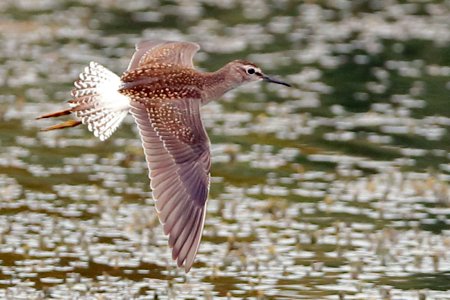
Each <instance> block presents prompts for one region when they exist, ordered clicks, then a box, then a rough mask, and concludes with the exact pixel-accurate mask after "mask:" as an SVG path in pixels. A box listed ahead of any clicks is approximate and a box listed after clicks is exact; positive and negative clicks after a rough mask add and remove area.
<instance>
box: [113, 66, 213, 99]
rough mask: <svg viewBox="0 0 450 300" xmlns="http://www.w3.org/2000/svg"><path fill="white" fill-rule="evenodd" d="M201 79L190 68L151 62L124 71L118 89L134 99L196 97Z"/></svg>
mask: <svg viewBox="0 0 450 300" xmlns="http://www.w3.org/2000/svg"><path fill="white" fill-rule="evenodd" d="M204 79H205V75H204V74H203V73H201V72H198V71H196V70H194V69H191V68H186V67H183V66H180V65H172V64H166V63H155V64H152V65H147V66H145V67H141V68H137V69H134V70H131V71H128V72H125V73H124V74H123V75H122V77H121V81H122V85H121V88H120V89H119V92H120V93H122V94H124V95H127V96H129V97H130V98H131V99H132V100H136V101H167V100H173V99H186V98H191V99H200V98H201V92H202V88H203V85H204Z"/></svg>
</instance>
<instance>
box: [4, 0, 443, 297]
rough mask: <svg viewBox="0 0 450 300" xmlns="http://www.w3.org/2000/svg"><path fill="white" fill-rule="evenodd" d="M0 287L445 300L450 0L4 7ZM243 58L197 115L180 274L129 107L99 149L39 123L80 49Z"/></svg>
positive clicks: (208, 63) (79, 61) (80, 134)
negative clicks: (198, 191) (190, 244)
mask: <svg viewBox="0 0 450 300" xmlns="http://www.w3.org/2000/svg"><path fill="white" fill-rule="evenodd" d="M0 13H1V14H0V62H1V64H2V68H0V120H1V122H0V134H1V139H0V200H1V201H0V289H1V290H0V297H1V298H10V299H33V298H34V299H44V298H68V297H71V298H80V299H110V298H113V299H120V298H123V299H128V298H140V299H154V298H156V297H158V298H160V299H166V298H173V299H182V298H196V297H197V298H205V299H212V298H214V299H219V298H225V299H232V298H235V299H241V298H244V297H246V298H249V299H250V298H251V299H450V292H449V290H450V221H449V219H450V218H449V217H450V189H449V181H450V154H449V148H450V147H449V145H450V134H449V129H450V108H449V94H450V56H449V53H450V46H449V45H450V5H449V2H448V1H426V0H424V1H395V0H389V1H388V0H385V1H358V2H357V1H345V0H341V1H306V2H299V1H287V0H286V1H273V2H271V1H263V0H258V1H233V0H225V1H224V0H220V1H214V0H211V1H190V0H187V1H181V0H180V1H174V2H172V1H170V2H169V1H168V2H162V3H160V2H159V1H150V0H129V1H113V0H98V1H88V0H82V1H60V0H43V1H34V0H14V1H12V0H3V1H2V2H1V3H0ZM149 38H165V39H176V40H189V41H195V42H198V43H200V44H201V46H202V51H201V52H200V53H199V54H198V55H197V56H196V63H197V65H198V66H199V67H200V68H202V69H205V70H214V69H217V68H219V67H220V66H222V65H223V64H224V63H225V62H227V61H229V60H231V59H236V58H247V59H250V60H252V61H254V62H255V63H257V64H259V65H260V66H261V67H262V68H263V70H265V71H266V72H267V73H269V74H276V75H279V76H280V77H281V78H284V79H286V80H287V81H289V82H291V83H292V84H293V85H294V87H293V88H290V89H288V88H285V87H281V86H271V85H265V84H263V83H257V84H251V85H247V86H244V87H242V88H239V89H238V90H235V91H232V92H230V93H229V94H227V95H226V96H225V97H224V98H223V99H222V100H220V101H218V102H214V103H210V104H208V105H207V106H205V107H204V109H203V117H204V121H205V124H206V126H207V129H208V132H209V134H210V137H211V141H212V153H213V167H212V176H213V177H212V185H211V195H210V200H209V204H208V214H207V219H206V225H205V231H204V234H203V240H202V244H201V246H200V250H199V254H198V256H197V260H196V263H195V264H194V267H193V268H192V270H191V272H190V273H189V274H188V275H185V274H184V272H183V271H182V270H179V269H177V268H176V267H175V264H174V263H173V262H172V260H171V258H170V251H169V249H168V246H167V238H166V237H165V236H164V235H163V233H162V229H161V226H160V225H159V221H158V220H157V217H156V215H155V212H154V208H153V202H152V199H151V191H150V188H149V185H148V179H147V170H146V166H145V162H144V157H143V153H142V150H141V145H140V142H139V139H138V136H137V132H136V129H135V128H134V126H133V121H132V120H131V118H129V119H126V122H125V123H126V124H125V125H124V126H123V127H122V128H121V129H120V130H119V131H118V132H117V133H115V134H114V136H113V137H112V138H111V139H110V140H108V141H107V142H104V143H102V142H100V141H98V140H97V139H96V138H95V137H93V136H92V135H91V134H90V133H89V132H88V131H87V130H86V129H85V128H82V127H80V128H73V129H69V130H65V131H59V132H39V129H40V128H42V127H46V126H48V125H51V124H53V123H52V121H36V120H34V118H35V117H36V116H38V115H40V114H42V113H47V112H51V111H54V110H57V109H62V108H65V107H66V106H65V104H64V101H65V100H67V99H68V97H69V92H70V89H71V85H72V82H73V81H74V80H75V79H76V78H77V76H78V73H79V72H81V71H82V69H83V67H84V66H85V65H87V64H88V63H89V61H91V60H93V61H97V62H99V63H101V64H104V65H106V66H108V67H109V68H110V69H112V70H113V71H115V72H117V73H120V72H122V71H123V70H124V69H125V68H126V66H127V64H128V60H129V58H130V57H131V55H132V53H133V48H134V43H135V42H137V41H139V40H141V39H149Z"/></svg>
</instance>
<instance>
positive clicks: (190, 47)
mask: <svg viewBox="0 0 450 300" xmlns="http://www.w3.org/2000/svg"><path fill="white" fill-rule="evenodd" d="M199 49H200V46H199V45H198V44H196V43H191V42H172V41H160V40H150V41H143V42H140V43H138V44H136V52H135V53H134V55H133V57H132V58H131V61H130V64H129V65H128V69H127V71H131V70H134V69H136V68H138V67H142V66H146V65H148V64H155V63H166V64H174V65H181V66H183V67H186V68H194V65H193V63H192V58H193V57H194V55H195V53H196V52H197V51H198V50H199Z"/></svg>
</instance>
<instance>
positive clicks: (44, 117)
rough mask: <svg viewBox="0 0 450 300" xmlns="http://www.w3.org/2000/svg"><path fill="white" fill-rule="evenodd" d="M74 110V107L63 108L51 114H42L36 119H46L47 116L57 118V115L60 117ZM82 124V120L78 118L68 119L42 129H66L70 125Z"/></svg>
mask: <svg viewBox="0 0 450 300" xmlns="http://www.w3.org/2000/svg"><path fill="white" fill-rule="evenodd" d="M71 112H72V109H71V108H69V109H66V110H61V111H57V112H54V113H49V114H45V115H42V116H40V117H37V118H36V120H39V119H46V118H56V117H60V116H65V115H69V114H70V113H71ZM80 124H81V121H78V120H68V121H65V122H62V123H59V124H56V125H53V126H50V127H47V128H43V129H41V131H50V130H56V129H64V128H68V127H75V126H78V125H80Z"/></svg>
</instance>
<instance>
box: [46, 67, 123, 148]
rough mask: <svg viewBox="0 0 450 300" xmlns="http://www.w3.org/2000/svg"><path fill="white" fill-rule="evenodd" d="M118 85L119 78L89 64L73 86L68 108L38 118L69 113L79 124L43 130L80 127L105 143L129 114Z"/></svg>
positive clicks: (64, 123) (62, 125)
mask: <svg viewBox="0 0 450 300" xmlns="http://www.w3.org/2000/svg"><path fill="white" fill-rule="evenodd" d="M120 84H121V81H120V78H119V76H117V75H116V74H114V73H113V72H111V71H110V70H108V69H107V68H105V67H103V66H101V65H99V64H97V63H95V62H91V63H90V64H89V66H87V67H86V68H85V69H84V71H83V72H82V73H81V74H80V79H79V80H77V81H75V83H74V85H75V88H74V89H73V90H72V97H73V98H72V99H71V100H69V105H70V108H69V109H66V110H62V111H58V112H55V113H50V114H46V115H43V116H40V117H38V119H42V118H53V117H59V116H63V115H68V114H71V113H73V114H74V115H75V116H76V117H77V118H78V119H79V120H69V121H66V122H63V123H61V124H57V125H54V126H50V127H48V128H45V129H43V130H44V131H47V130H54V129H62V128H67V127H74V126H77V125H79V124H81V123H83V124H85V125H87V126H88V129H89V131H91V132H93V133H94V135H95V136H97V137H98V138H99V139H100V140H102V141H103V140H106V139H107V138H109V137H110V136H111V134H112V133H113V132H114V131H115V130H116V129H117V128H118V127H119V125H120V123H122V120H123V119H124V118H125V116H126V115H127V113H128V110H129V103H130V99H129V98H128V97H127V96H125V95H122V94H121V93H120V92H119V91H118V90H119V87H120Z"/></svg>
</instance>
